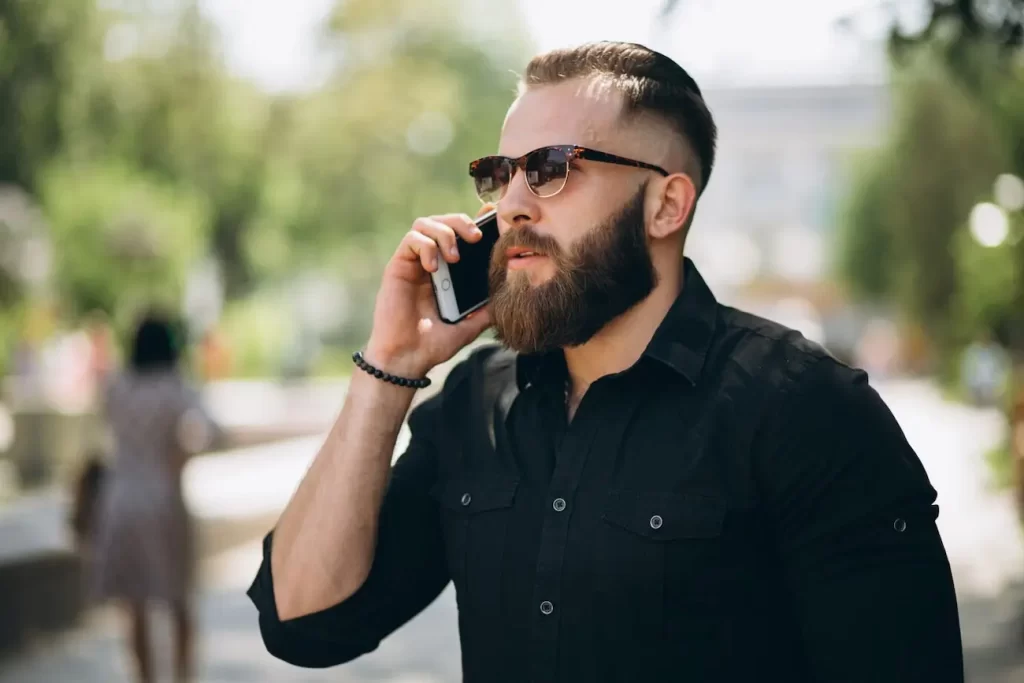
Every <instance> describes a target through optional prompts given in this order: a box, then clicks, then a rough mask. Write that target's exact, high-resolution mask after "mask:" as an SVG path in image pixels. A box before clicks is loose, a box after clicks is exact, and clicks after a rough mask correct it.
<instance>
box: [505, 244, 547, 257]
mask: <svg viewBox="0 0 1024 683" xmlns="http://www.w3.org/2000/svg"><path fill="white" fill-rule="evenodd" d="M543 255H544V254H543V253H541V252H539V251H536V250H534V249H527V248H525V247H511V248H509V249H506V250H505V256H506V257H507V258H508V259H509V260H513V259H520V258H529V257H531V256H543Z"/></svg>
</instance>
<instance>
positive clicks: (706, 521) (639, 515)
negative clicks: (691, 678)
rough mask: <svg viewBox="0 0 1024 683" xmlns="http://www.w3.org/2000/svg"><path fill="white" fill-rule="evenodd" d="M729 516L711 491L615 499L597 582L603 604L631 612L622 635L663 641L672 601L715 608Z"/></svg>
mask: <svg viewBox="0 0 1024 683" xmlns="http://www.w3.org/2000/svg"><path fill="white" fill-rule="evenodd" d="M725 512H726V508H725V502H724V500H722V499H721V498H718V497H715V496H712V495H706V494H689V493H657V492H633V491H617V492H612V493H611V494H609V496H608V498H607V500H606V502H605V505H604V510H603V514H602V521H603V524H602V525H601V527H602V528H601V529H600V533H599V534H598V537H599V539H600V540H599V543H598V546H597V548H596V552H597V557H595V564H596V567H597V575H596V576H595V584H596V588H597V589H598V594H599V595H600V599H601V601H602V602H605V603H607V605H608V608H609V609H610V610H611V611H612V613H614V614H621V615H623V619H622V620H621V621H622V623H621V627H622V631H621V632H620V637H626V638H645V639H649V640H654V641H660V639H661V635H662V633H663V630H662V626H663V607H664V605H665V604H666V602H668V603H670V604H674V605H679V604H680V602H682V604H684V605H686V604H689V605H692V606H693V607H700V606H702V605H703V606H705V607H708V608H710V607H711V606H712V604H713V602H714V594H715V591H716V581H717V578H716V577H717V575H718V572H719V570H720V569H721V568H722V560H723V553H722V545H723V544H722V531H723V526H724V521H725Z"/></svg>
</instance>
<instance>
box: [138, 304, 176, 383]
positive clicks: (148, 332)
mask: <svg viewBox="0 0 1024 683" xmlns="http://www.w3.org/2000/svg"><path fill="white" fill-rule="evenodd" d="M177 337H178V334H177V329H176V325H175V324H174V323H173V322H172V321H171V320H170V318H168V317H165V316H162V315H159V314H155V313H149V314H147V315H145V316H144V317H143V318H142V320H141V321H140V322H139V324H138V327H137V328H136V329H135V337H134V339H133V340H132V346H131V356H130V358H129V365H130V367H131V369H132V370H134V371H135V372H156V371H160V370H173V369H174V368H175V367H176V366H177V365H178V359H179V358H180V355H181V345H180V343H179V340H178V338H177Z"/></svg>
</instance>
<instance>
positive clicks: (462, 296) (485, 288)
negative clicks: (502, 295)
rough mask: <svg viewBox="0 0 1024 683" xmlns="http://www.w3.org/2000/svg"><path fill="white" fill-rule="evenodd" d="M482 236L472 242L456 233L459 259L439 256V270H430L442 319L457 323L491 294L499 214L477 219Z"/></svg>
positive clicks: (491, 213)
mask: <svg viewBox="0 0 1024 683" xmlns="http://www.w3.org/2000/svg"><path fill="white" fill-rule="evenodd" d="M475 222H476V226H477V227H478V228H480V232H482V233H483V237H481V238H480V239H479V240H477V241H476V242H474V243H472V244H471V243H469V242H466V241H465V240H463V239H462V238H461V237H456V240H457V242H458V245H459V260H458V261H456V262H455V263H448V262H447V261H445V260H444V259H443V258H439V259H438V260H437V270H436V271H435V272H433V273H431V274H430V283H431V284H432V285H433V287H434V298H435V299H437V311H438V313H439V314H440V316H441V320H443V321H444V322H446V323H449V324H452V325H454V324H455V323H457V322H459V321H460V320H463V319H464V318H465V317H466V316H467V315H469V314H470V313H472V312H473V311H475V310H477V309H478V308H480V307H482V306H483V305H484V304H486V303H487V301H488V300H489V298H490V291H489V282H488V271H489V270H490V268H491V250H492V249H494V244H495V243H496V242H497V241H498V214H497V211H490V212H488V213H485V214H484V215H482V216H480V217H479V218H477V219H476V221H475Z"/></svg>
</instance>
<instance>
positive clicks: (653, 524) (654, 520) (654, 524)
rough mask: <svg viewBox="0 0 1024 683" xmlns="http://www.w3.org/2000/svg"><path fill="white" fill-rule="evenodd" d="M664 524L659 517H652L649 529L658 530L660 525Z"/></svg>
mask: <svg viewBox="0 0 1024 683" xmlns="http://www.w3.org/2000/svg"><path fill="white" fill-rule="evenodd" d="M664 523H665V522H664V520H663V519H662V518H661V515H654V516H653V517H651V528H652V529H660V528H661V525H662V524H664Z"/></svg>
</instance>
